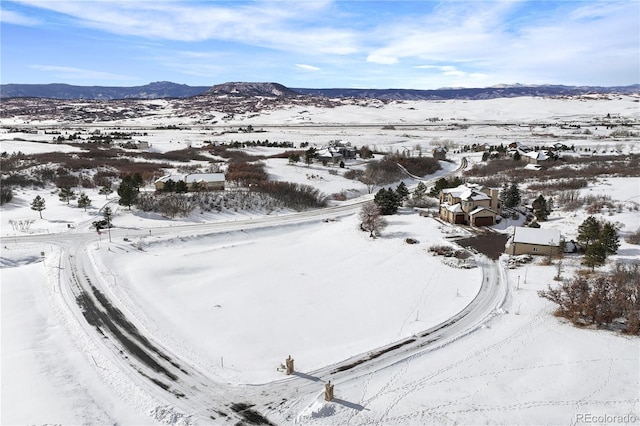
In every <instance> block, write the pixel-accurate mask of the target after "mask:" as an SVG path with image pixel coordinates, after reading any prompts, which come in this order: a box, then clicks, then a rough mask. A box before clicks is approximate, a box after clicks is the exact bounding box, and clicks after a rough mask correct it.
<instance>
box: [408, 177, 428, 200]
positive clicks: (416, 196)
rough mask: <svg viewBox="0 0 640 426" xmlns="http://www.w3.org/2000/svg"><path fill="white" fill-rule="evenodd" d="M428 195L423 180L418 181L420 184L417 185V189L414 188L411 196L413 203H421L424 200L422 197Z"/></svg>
mask: <svg viewBox="0 0 640 426" xmlns="http://www.w3.org/2000/svg"><path fill="white" fill-rule="evenodd" d="M426 195H427V186H426V185H425V184H424V183H423V182H422V181H420V182H418V186H416V189H414V190H413V195H412V196H411V199H412V201H413V204H415V205H420V203H421V202H422V199H423V198H424V197H425V196H426Z"/></svg>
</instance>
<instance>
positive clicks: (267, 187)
mask: <svg viewBox="0 0 640 426" xmlns="http://www.w3.org/2000/svg"><path fill="white" fill-rule="evenodd" d="M257 188H258V190H259V191H261V192H264V193H267V194H269V195H270V196H272V197H273V198H275V199H276V200H279V201H281V202H282V203H283V204H284V205H285V206H286V207H289V208H292V209H294V210H304V209H307V208H317V207H325V206H326V205H327V200H326V197H325V196H324V195H323V194H322V193H320V191H318V190H317V189H316V188H314V187H312V186H309V185H300V184H297V183H292V182H266V181H263V182H260V183H258V186H257Z"/></svg>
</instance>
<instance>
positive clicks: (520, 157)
mask: <svg viewBox="0 0 640 426" xmlns="http://www.w3.org/2000/svg"><path fill="white" fill-rule="evenodd" d="M521 159H522V155H520V152H519V151H516V152H515V153H514V154H513V161H520V160H521Z"/></svg>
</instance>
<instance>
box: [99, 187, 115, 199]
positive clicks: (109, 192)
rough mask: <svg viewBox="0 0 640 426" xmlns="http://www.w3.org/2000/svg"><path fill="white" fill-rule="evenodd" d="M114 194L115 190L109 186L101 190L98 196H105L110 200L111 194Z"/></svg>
mask: <svg viewBox="0 0 640 426" xmlns="http://www.w3.org/2000/svg"><path fill="white" fill-rule="evenodd" d="M112 192H113V189H111V184H108V185H104V186H103V187H102V188H100V190H99V191H98V194H100V195H104V198H105V200H106V199H107V198H109V194H111V193H112Z"/></svg>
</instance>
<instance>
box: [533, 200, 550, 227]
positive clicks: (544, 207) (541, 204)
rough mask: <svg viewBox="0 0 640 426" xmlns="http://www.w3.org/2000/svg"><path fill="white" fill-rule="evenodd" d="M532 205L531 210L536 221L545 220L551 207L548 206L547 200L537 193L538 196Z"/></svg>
mask: <svg viewBox="0 0 640 426" xmlns="http://www.w3.org/2000/svg"><path fill="white" fill-rule="evenodd" d="M532 206H533V212H534V214H535V215H536V218H537V219H538V221H540V222H544V221H545V220H547V218H548V217H549V214H550V213H551V208H550V207H549V204H548V203H547V200H546V199H545V198H544V197H543V196H542V195H538V198H536V199H535V200H534V201H533V203H532Z"/></svg>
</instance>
